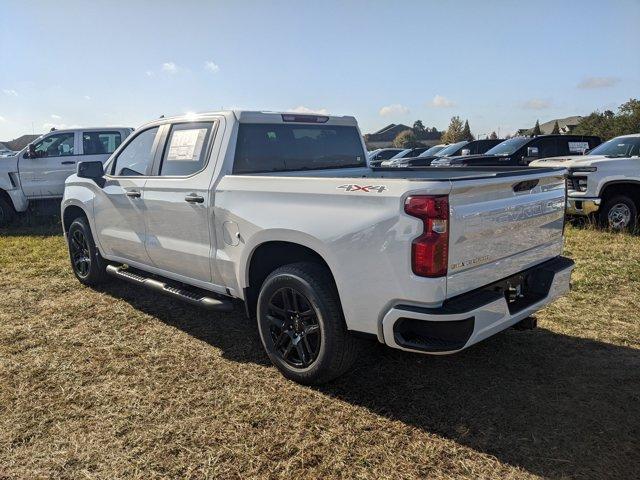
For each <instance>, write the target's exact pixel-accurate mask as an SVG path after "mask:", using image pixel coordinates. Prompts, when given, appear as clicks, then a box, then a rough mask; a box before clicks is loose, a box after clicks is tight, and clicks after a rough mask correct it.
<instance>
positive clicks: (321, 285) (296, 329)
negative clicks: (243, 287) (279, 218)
mask: <svg viewBox="0 0 640 480" xmlns="http://www.w3.org/2000/svg"><path fill="white" fill-rule="evenodd" d="M257 320H258V329H259V331H260V339H261V340H262V345H263V346H264V349H265V351H266V352H267V355H268V356H269V358H270V360H271V362H272V363H273V364H274V365H275V366H276V367H277V368H278V369H279V370H280V371H281V372H282V374H283V375H284V376H285V377H287V378H289V379H291V380H294V381H296V382H298V383H302V384H305V385H313V384H321V383H326V382H329V381H331V380H333V379H334V378H336V377H338V376H340V375H342V374H343V373H345V372H346V371H347V370H348V369H349V368H350V367H351V366H352V365H353V362H354V360H355V357H356V355H357V349H358V346H359V341H358V339H357V338H354V337H353V335H352V334H350V333H349V331H348V330H347V326H346V324H345V322H344V318H343V315H342V308H341V306H340V301H339V299H338V292H337V290H336V287H335V285H334V282H333V278H332V277H331V275H330V273H329V272H328V271H327V269H326V268H325V267H323V266H321V265H318V264H314V263H307V262H303V263H295V264H291V265H285V266H283V267H280V268H278V269H277V270H275V271H274V272H272V273H271V274H270V275H269V276H268V277H267V279H266V280H265V281H264V283H263V284H262V288H261V290H260V294H259V296H258V308H257Z"/></svg>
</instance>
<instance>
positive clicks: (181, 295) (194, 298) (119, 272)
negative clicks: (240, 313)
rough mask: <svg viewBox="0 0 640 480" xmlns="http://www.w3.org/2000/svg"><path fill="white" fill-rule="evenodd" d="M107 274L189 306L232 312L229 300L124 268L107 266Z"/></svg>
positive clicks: (231, 304) (231, 303)
mask: <svg viewBox="0 0 640 480" xmlns="http://www.w3.org/2000/svg"><path fill="white" fill-rule="evenodd" d="M107 273H108V274H109V275H112V276H114V277H117V278H120V279H122V280H126V281H127V282H130V283H134V284H136V285H141V286H143V287H147V288H149V289H151V290H155V291H158V292H160V293H164V294H165V295H168V296H170V297H173V298H177V299H178V300H182V301H183V302H187V303H190V304H191V305H196V306H198V307H202V308H206V309H207V310H215V311H217V312H231V311H233V302H232V301H231V300H227V299H221V298H213V297H207V296H203V295H200V294H199V293H195V292H192V291H190V290H185V289H183V288H178V287H174V286H171V285H168V284H166V283H164V282H161V281H160V280H156V279H154V278H147V277H144V276H142V275H141V274H139V273H134V272H130V271H129V270H128V269H127V268H126V267H116V266H115V265H107Z"/></svg>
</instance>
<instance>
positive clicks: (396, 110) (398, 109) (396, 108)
mask: <svg viewBox="0 0 640 480" xmlns="http://www.w3.org/2000/svg"><path fill="white" fill-rule="evenodd" d="M408 113H409V107H405V106H404V105H400V104H399V103H394V104H393V105H387V106H386V107H382V108H381V109H380V111H379V112H378V114H379V115H380V116H381V117H390V116H392V115H406V114H408Z"/></svg>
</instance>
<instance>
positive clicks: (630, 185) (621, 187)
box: [600, 180, 640, 210]
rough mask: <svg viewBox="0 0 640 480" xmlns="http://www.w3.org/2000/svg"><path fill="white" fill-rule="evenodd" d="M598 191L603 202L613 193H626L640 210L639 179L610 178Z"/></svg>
mask: <svg viewBox="0 0 640 480" xmlns="http://www.w3.org/2000/svg"><path fill="white" fill-rule="evenodd" d="M600 192H601V193H600V198H601V199H602V201H603V202H606V201H607V199H608V198H611V197H612V196H614V195H626V196H627V197H630V198H631V199H632V200H633V201H634V203H635V204H636V207H637V208H638V209H639V210H640V181H638V180H612V181H610V182H607V183H605V184H604V185H603V186H602V188H601V189H600Z"/></svg>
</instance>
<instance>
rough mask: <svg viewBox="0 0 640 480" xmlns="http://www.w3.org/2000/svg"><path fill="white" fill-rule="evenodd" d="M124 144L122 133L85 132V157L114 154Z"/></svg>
mask: <svg viewBox="0 0 640 480" xmlns="http://www.w3.org/2000/svg"><path fill="white" fill-rule="evenodd" d="M120 143H122V136H121V135H120V132H84V133H83V134H82V146H83V150H84V154H85V155H105V154H111V153H113V152H114V151H115V150H116V148H118V147H119V146H120Z"/></svg>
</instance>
